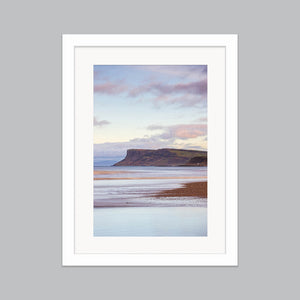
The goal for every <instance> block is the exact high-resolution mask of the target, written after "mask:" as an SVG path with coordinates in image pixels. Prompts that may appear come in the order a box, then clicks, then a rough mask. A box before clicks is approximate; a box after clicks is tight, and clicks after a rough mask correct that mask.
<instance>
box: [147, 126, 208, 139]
mask: <svg viewBox="0 0 300 300" xmlns="http://www.w3.org/2000/svg"><path fill="white" fill-rule="evenodd" d="M147 129H149V130H163V133H162V134H160V135H157V136H158V137H160V138H161V139H163V140H167V139H176V138H177V139H182V140H185V139H191V138H196V137H199V136H205V135H206V134H207V124H181V125H173V126H160V125H150V126H148V127H147Z"/></svg>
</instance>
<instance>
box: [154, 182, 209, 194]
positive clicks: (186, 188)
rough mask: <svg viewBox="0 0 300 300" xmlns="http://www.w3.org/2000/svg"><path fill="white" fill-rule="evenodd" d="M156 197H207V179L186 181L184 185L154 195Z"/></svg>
mask: <svg viewBox="0 0 300 300" xmlns="http://www.w3.org/2000/svg"><path fill="white" fill-rule="evenodd" d="M154 197H156V198H164V197H198V198H207V181H199V182H188V183H184V184H183V187H180V188H176V189H172V190H165V191H161V192H159V193H158V194H156V195H154Z"/></svg>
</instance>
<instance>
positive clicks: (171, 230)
mask: <svg viewBox="0 0 300 300" xmlns="http://www.w3.org/2000/svg"><path fill="white" fill-rule="evenodd" d="M94 171H96V173H97V172H98V174H95V176H94V177H96V178H101V180H94V205H95V207H94V235H95V236H206V235H207V199H204V198H203V199H201V198H199V197H167V198H166V197H162V198H157V197H154V195H156V194H157V193H159V192H161V191H163V190H169V189H175V188H179V187H182V186H183V184H184V183H188V182H198V181H206V180H207V168H206V167H94Z"/></svg>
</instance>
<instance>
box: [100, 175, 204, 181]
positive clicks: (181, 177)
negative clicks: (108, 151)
mask: <svg viewBox="0 0 300 300" xmlns="http://www.w3.org/2000/svg"><path fill="white" fill-rule="evenodd" d="M143 179H149V180H150V179H207V177H206V176H171V177H170V176H168V177H167V176H166V177H163V176H160V177H157V176H156V177H94V180H143Z"/></svg>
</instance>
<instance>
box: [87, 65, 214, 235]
mask: <svg viewBox="0 0 300 300" xmlns="http://www.w3.org/2000/svg"><path fill="white" fill-rule="evenodd" d="M207 72H208V66H207V65H94V67H93V89H94V92H93V99H94V114H93V118H94V127H93V128H94V129H93V139H94V140H93V147H94V159H93V163H94V168H93V172H94V174H93V178H94V180H93V182H94V190H93V197H94V199H93V204H94V208H93V217H94V220H93V221H94V222H93V226H94V227H93V234H94V236H95V237H104V236H106V237H109V236H115V237H118V236H119V237H122V236H123V237H131V236H139V237H143V236H145V237H147V236H152V237H164V236H165V237H168V236H173V237H176V236H177V237H185V236H190V237H206V236H207V228H208V221H207V213H208V212H207V209H208V208H207V202H208V192H207V184H208V164H207V162H208V147H207V144H208V138H209V137H208V136H207V127H208V118H207V107H208V105H207Z"/></svg>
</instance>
